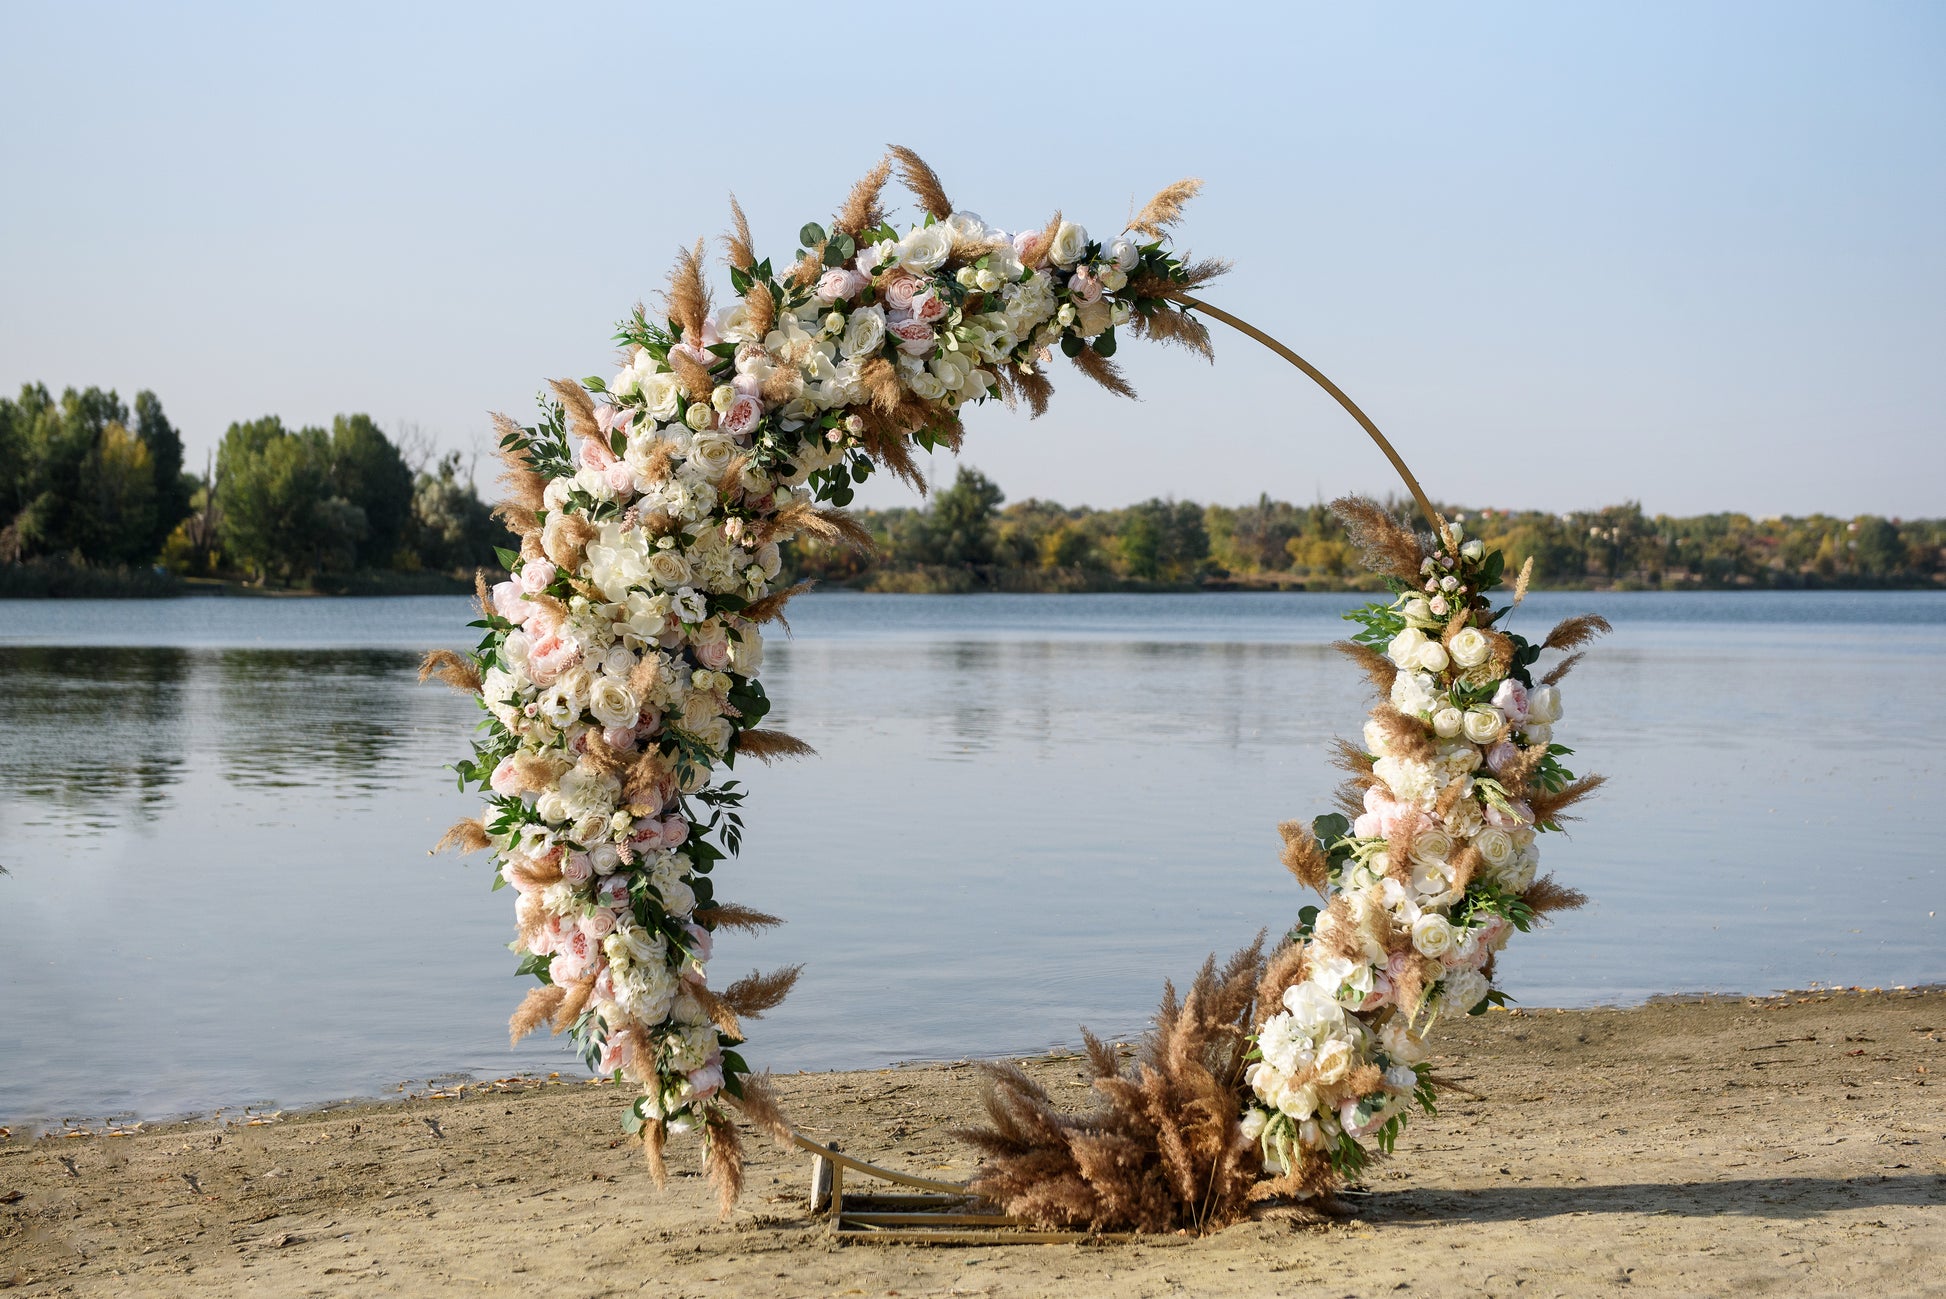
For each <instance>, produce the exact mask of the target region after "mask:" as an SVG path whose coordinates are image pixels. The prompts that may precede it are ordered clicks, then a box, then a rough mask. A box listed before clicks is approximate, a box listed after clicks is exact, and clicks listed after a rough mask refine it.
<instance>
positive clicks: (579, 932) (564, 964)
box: [547, 925, 601, 983]
mask: <svg viewBox="0 0 1946 1299" xmlns="http://www.w3.org/2000/svg"><path fill="white" fill-rule="evenodd" d="M600 961H601V952H600V949H599V948H598V947H597V946H596V944H595V940H594V939H592V938H590V937H588V934H587V931H586V930H584V929H582V928H581V926H580V925H576V926H575V927H574V928H573V929H572V930H571V931H570V932H568V933H566V934H564V935H562V937H561V944H560V946H559V947H558V948H557V949H556V950H555V952H554V964H552V965H550V966H549V967H548V969H547V977H548V978H550V979H552V980H554V982H556V983H579V982H581V981H582V980H583V979H586V978H589V977H590V976H592V975H595V974H597V973H599V969H598V968H597V963H598V962H600Z"/></svg>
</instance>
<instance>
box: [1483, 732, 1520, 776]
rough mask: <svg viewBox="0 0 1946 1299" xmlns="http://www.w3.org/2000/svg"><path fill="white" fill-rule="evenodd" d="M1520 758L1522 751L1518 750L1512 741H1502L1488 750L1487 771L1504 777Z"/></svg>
mask: <svg viewBox="0 0 1946 1299" xmlns="http://www.w3.org/2000/svg"><path fill="white" fill-rule="evenodd" d="M1518 757H1520V750H1519V749H1516V748H1515V747H1514V746H1513V744H1512V743H1511V742H1510V741H1507V740H1501V741H1499V742H1497V743H1496V744H1495V745H1494V746H1493V747H1492V748H1491V749H1488V750H1487V769H1488V770H1490V771H1492V772H1493V774H1494V775H1496V776H1504V775H1506V774H1507V768H1508V767H1511V766H1512V765H1513V764H1514V760H1515V759H1516V758H1518Z"/></svg>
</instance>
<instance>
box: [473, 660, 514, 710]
mask: <svg viewBox="0 0 1946 1299" xmlns="http://www.w3.org/2000/svg"><path fill="white" fill-rule="evenodd" d="M517 688H518V685H517V683H516V682H515V681H514V679H513V676H512V674H510V673H506V672H502V671H501V670H500V669H499V668H488V669H487V674H486V679H485V680H484V681H482V682H481V683H480V697H481V698H483V699H485V700H486V701H487V702H488V703H490V704H504V703H506V702H507V701H508V700H510V699H512V698H513V697H514V691H515V690H516V689H517Z"/></svg>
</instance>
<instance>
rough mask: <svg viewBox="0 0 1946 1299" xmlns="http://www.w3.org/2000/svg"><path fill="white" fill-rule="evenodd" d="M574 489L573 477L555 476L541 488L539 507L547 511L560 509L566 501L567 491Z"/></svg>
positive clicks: (551, 511)
mask: <svg viewBox="0 0 1946 1299" xmlns="http://www.w3.org/2000/svg"><path fill="white" fill-rule="evenodd" d="M573 490H574V479H572V478H556V479H553V480H551V481H550V482H549V483H548V484H547V486H546V487H544V488H542V489H541V508H542V509H545V510H547V511H548V512H549V513H553V512H555V511H558V510H560V509H561V508H562V507H563V506H565V505H566V504H567V503H568V493H569V492H571V491H573Z"/></svg>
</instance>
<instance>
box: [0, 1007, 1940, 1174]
mask: <svg viewBox="0 0 1946 1299" xmlns="http://www.w3.org/2000/svg"><path fill="white" fill-rule="evenodd" d="M1910 993H1917V994H1921V995H1927V996H1931V995H1939V996H1942V997H1946V982H1942V983H1920V984H1910V985H1907V984H1894V985H1889V986H1882V987H1872V988H1867V987H1865V986H1864V985H1863V984H1851V985H1846V986H1838V985H1833V986H1831V987H1821V986H1819V985H1816V984H1813V985H1812V986H1810V987H1808V988H1780V989H1777V990H1776V991H1774V992H1767V993H1740V992H1658V993H1655V994H1653V995H1651V996H1648V997H1644V998H1643V999H1641V1000H1640V1001H1633V1002H1598V1003H1595V1004H1593V1005H1587V1006H1519V1005H1516V1006H1512V1007H1504V1008H1503V1007H1497V1006H1496V1007H1493V1008H1492V1009H1491V1011H1490V1012H1489V1013H1491V1014H1511V1013H1517V1014H1522V1015H1578V1014H1588V1013H1593V1012H1606V1011H1620V1012H1627V1011H1633V1010H1641V1009H1643V1008H1645V1007H1649V1006H1657V1005H1664V1004H1669V1005H1730V1004H1737V1005H1755V1004H1762V1003H1768V1002H1773V1001H1777V1002H1781V1001H1787V1000H1794V999H1820V1000H1827V1001H1828V1000H1831V999H1833V998H1836V997H1846V996H1860V995H1887V996H1896V995H1905V994H1910ZM1140 1031H1141V1030H1140V1029H1136V1030H1133V1032H1135V1033H1139V1032H1140ZM1127 1041H1128V1035H1124V1036H1120V1037H1114V1036H1111V1039H1110V1044H1111V1045H1114V1046H1118V1047H1119V1046H1124V1045H1126V1044H1127ZM1082 1054H1083V1052H1082V1048H1081V1044H1080V1040H1079V1039H1078V1038H1077V1039H1076V1040H1075V1041H1074V1042H1056V1043H1053V1044H1051V1045H1043V1046H1039V1047H1036V1048H1033V1049H1031V1050H1028V1051H997V1052H973V1053H969V1054H965V1055H960V1056H955V1057H952V1058H950V1059H949V1058H946V1057H940V1058H937V1059H934V1058H929V1057H925V1056H914V1057H912V1058H909V1059H898V1060H890V1061H887V1062H886V1063H884V1064H882V1065H861V1066H857V1067H855V1068H849V1069H798V1070H793V1071H792V1072H790V1073H789V1074H781V1075H779V1076H780V1077H835V1076H838V1075H851V1074H857V1075H861V1076H862V1075H865V1074H872V1073H881V1072H884V1071H887V1070H894V1071H908V1070H915V1069H918V1070H924V1069H951V1068H961V1067H965V1066H969V1065H977V1064H979V1063H981V1062H983V1061H994V1060H1023V1059H1039V1058H1048V1059H1064V1058H1068V1057H1079V1056H1080V1055H1082ZM563 1055H564V1057H565V1056H566V1052H565V1049H564V1050H563ZM563 1063H564V1064H566V1065H567V1066H568V1068H565V1069H553V1070H548V1071H547V1072H545V1073H541V1072H523V1071H516V1072H513V1073H508V1074H502V1075H499V1076H497V1077H488V1076H486V1075H485V1074H481V1073H472V1072H468V1071H465V1070H457V1069H456V1070H449V1071H446V1072H442V1073H435V1074H430V1075H428V1076H427V1077H425V1078H422V1079H421V1078H405V1079H401V1080H399V1081H398V1082H396V1083H394V1084H393V1086H392V1089H391V1090H390V1091H379V1092H371V1093H360V1094H357V1095H352V1096H345V1097H334V1098H332V1099H329V1100H314V1101H294V1102H292V1103H291V1104H289V1105H283V1104H278V1103H276V1102H269V1103H264V1104H259V1103H256V1102H244V1101H233V1102H230V1103H228V1104H224V1105H218V1106H215V1107H214V1108H206V1109H192V1110H178V1111H171V1112H168V1113H162V1114H157V1115H155V1116H153V1117H146V1118H145V1117H143V1116H142V1115H140V1114H139V1113H138V1112H136V1111H133V1110H117V1111H112V1112H110V1113H107V1114H102V1115H85V1116H79V1117H76V1116H73V1115H63V1116H61V1117H60V1118H58V1119H57V1118H42V1117H8V1116H6V1115H0V1144H4V1143H5V1142H6V1141H7V1139H8V1138H10V1137H11V1138H14V1139H26V1140H40V1139H43V1138H51V1137H61V1138H79V1137H108V1138H122V1137H129V1136H135V1135H137V1134H139V1133H145V1132H154V1131H158V1130H162V1129H186V1128H196V1127H199V1126H207V1125H214V1126H218V1127H222V1126H228V1125H230V1124H232V1123H233V1122H235V1123H247V1121H248V1120H250V1119H256V1120H259V1122H257V1123H255V1124H252V1125H251V1126H270V1125H271V1124H274V1123H283V1122H289V1121H291V1120H295V1119H303V1118H310V1117H314V1116H318V1115H330V1114H334V1113H339V1112H342V1111H348V1110H364V1109H383V1108H385V1107H386V1106H391V1105H400V1104H403V1103H405V1102H407V1101H414V1100H450V1099H458V1098H460V1097H463V1096H464V1095H466V1094H469V1093H470V1094H484V1092H486V1091H489V1090H492V1091H496V1092H498V1091H519V1090H524V1089H530V1088H536V1087H542V1086H570V1087H572V1086H606V1085H609V1080H608V1079H605V1078H597V1077H583V1076H581V1075H579V1074H578V1073H574V1072H573V1071H574V1070H575V1068H576V1066H575V1065H574V1063H573V1061H572V1060H570V1059H566V1058H564V1060H563ZM571 1073H572V1074H573V1076H564V1075H568V1074H571ZM225 1115H234V1116H235V1117H234V1118H226V1117H224V1116H225ZM124 1116H126V1119H125V1121H124Z"/></svg>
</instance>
